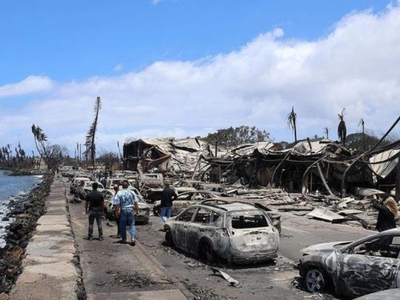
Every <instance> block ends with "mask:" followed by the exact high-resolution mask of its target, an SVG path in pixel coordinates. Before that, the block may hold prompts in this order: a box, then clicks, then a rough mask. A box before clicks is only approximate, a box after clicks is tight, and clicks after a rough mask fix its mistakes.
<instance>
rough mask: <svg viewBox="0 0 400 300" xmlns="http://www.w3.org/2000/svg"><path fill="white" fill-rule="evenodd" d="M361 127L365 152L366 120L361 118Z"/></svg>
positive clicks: (359, 123) (359, 124)
mask: <svg viewBox="0 0 400 300" xmlns="http://www.w3.org/2000/svg"><path fill="white" fill-rule="evenodd" d="M360 126H361V130H362V145H363V150H365V128H364V119H363V118H361V119H360V122H358V127H360Z"/></svg>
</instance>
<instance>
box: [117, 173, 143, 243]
mask: <svg viewBox="0 0 400 300" xmlns="http://www.w3.org/2000/svg"><path fill="white" fill-rule="evenodd" d="M128 187H129V182H128V181H127V180H124V181H123V182H122V190H121V191H119V192H118V193H117V196H116V197H115V198H114V204H115V214H116V216H117V217H119V226H120V231H121V240H120V241H118V242H117V243H120V244H126V243H127V242H126V226H127V225H128V226H129V227H130V234H131V245H132V246H134V245H135V239H136V227H135V213H134V210H135V212H136V215H138V214H139V205H138V200H137V197H136V195H135V193H134V192H132V191H131V190H129V189H128Z"/></svg>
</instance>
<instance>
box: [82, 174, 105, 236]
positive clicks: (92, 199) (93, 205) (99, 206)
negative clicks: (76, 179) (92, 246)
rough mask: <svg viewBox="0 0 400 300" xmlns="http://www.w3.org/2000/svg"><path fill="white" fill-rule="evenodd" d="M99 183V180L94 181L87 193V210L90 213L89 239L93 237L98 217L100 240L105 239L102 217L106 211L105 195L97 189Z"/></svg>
mask: <svg viewBox="0 0 400 300" xmlns="http://www.w3.org/2000/svg"><path fill="white" fill-rule="evenodd" d="M98 187H99V184H98V183H97V182H93V183H92V189H93V190H92V191H91V192H90V193H88V194H87V195H86V203H85V212H86V214H89V234H88V240H89V241H91V240H92V239H93V224H94V220H95V219H96V223H97V228H98V231H99V240H100V241H102V240H103V227H102V224H101V223H102V219H103V213H104V197H103V195H102V194H101V193H100V192H99V191H98V190H97V188H98Z"/></svg>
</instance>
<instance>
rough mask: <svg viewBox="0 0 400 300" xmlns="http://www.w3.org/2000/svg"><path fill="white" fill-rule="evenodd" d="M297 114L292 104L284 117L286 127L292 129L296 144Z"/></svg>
mask: <svg viewBox="0 0 400 300" xmlns="http://www.w3.org/2000/svg"><path fill="white" fill-rule="evenodd" d="M296 122H297V115H296V113H295V112H294V106H292V111H291V112H290V113H289V114H288V115H287V117H286V123H287V125H288V127H289V128H290V129H291V130H293V134H294V143H295V144H297V123H296Z"/></svg>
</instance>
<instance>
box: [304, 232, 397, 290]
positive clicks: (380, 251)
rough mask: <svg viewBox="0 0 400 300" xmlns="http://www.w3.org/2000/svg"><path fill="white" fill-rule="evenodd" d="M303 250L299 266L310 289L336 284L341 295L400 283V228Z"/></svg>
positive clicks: (392, 286)
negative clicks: (350, 240)
mask: <svg viewBox="0 0 400 300" xmlns="http://www.w3.org/2000/svg"><path fill="white" fill-rule="evenodd" d="M302 252H303V255H304V256H303V257H302V258H301V259H300V263H299V265H298V269H299V272H300V276H301V277H302V278H303V279H304V284H305V287H306V289H307V290H308V291H309V292H312V293H315V292H321V291H324V290H326V289H329V288H334V291H335V292H336V293H337V294H339V295H347V296H353V297H354V296H362V295H365V294H369V293H373V292H377V291H381V290H387V289H390V288H396V287H400V272H399V270H400V229H399V228H396V229H391V230H387V231H383V232H381V233H378V234H375V235H371V236H369V237H366V238H363V239H360V240H357V241H354V242H334V243H324V244H317V245H314V246H310V247H307V248H305V249H303V250H302Z"/></svg>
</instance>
